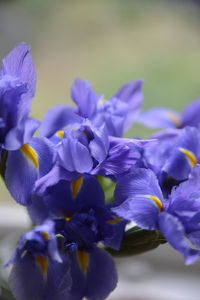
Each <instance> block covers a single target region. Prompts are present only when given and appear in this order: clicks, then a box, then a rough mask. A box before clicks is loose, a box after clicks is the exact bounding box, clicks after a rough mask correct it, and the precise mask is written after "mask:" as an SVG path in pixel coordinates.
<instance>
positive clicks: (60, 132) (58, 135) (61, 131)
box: [56, 130, 65, 139]
mask: <svg viewBox="0 0 200 300" xmlns="http://www.w3.org/2000/svg"><path fill="white" fill-rule="evenodd" d="M64 134H65V132H64V130H58V131H57V132H56V135H57V137H59V138H60V139H62V138H63V137H64Z"/></svg>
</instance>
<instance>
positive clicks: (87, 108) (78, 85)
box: [71, 78, 100, 118]
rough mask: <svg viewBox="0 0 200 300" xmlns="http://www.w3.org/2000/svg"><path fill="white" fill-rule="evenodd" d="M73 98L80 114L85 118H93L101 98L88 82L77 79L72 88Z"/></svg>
mask: <svg viewBox="0 0 200 300" xmlns="http://www.w3.org/2000/svg"><path fill="white" fill-rule="evenodd" d="M71 98H72V100H73V101H74V102H75V103H76V105H77V106H78V114H79V115H80V116H82V117H84V118H91V117H92V116H93V115H94V114H95V112H96V108H97V102H98V100H99V99H100V96H98V95H97V94H96V93H95V92H94V90H93V89H92V87H91V85H90V84H89V83H88V82H87V81H85V80H82V79H80V78H77V79H76V80H75V81H74V83H73V85H72V86H71Z"/></svg>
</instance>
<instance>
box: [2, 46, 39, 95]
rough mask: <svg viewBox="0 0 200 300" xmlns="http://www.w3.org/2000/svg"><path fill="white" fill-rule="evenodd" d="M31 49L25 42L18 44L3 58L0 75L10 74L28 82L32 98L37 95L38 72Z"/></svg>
mask: <svg viewBox="0 0 200 300" xmlns="http://www.w3.org/2000/svg"><path fill="white" fill-rule="evenodd" d="M30 49H31V48H30V46H27V45H26V44H25V43H20V44H19V45H17V46H16V47H15V48H14V49H13V50H12V51H11V52H10V53H9V54H7V55H6V56H5V57H4V58H3V61H2V69H1V73H0V75H1V76H4V75H10V76H13V77H15V78H19V79H20V81H21V82H26V83H27V85H28V94H29V95H30V97H31V98H32V97H33V96H34V95H35V86H36V73H35V68H34V63H33V60H32V57H31V55H30Z"/></svg>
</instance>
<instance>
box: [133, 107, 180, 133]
mask: <svg viewBox="0 0 200 300" xmlns="http://www.w3.org/2000/svg"><path fill="white" fill-rule="evenodd" d="M138 122H139V123H142V124H143V125H145V126H147V127H150V128H168V127H172V128H174V127H180V126H181V124H182V123H181V117H180V115H179V114H178V113H177V112H176V111H174V110H171V109H166V108H153V109H150V110H148V111H146V112H144V113H143V114H141V115H140V117H139V120H138Z"/></svg>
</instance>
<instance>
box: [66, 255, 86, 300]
mask: <svg viewBox="0 0 200 300" xmlns="http://www.w3.org/2000/svg"><path fill="white" fill-rule="evenodd" d="M70 268H71V278H72V287H71V290H70V297H69V299H73V300H82V299H83V298H84V296H85V287H86V278H85V274H84V273H83V272H82V271H81V269H80V266H79V263H78V260H77V256H76V253H73V254H72V255H70Z"/></svg>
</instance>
